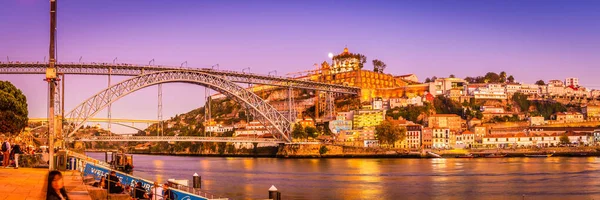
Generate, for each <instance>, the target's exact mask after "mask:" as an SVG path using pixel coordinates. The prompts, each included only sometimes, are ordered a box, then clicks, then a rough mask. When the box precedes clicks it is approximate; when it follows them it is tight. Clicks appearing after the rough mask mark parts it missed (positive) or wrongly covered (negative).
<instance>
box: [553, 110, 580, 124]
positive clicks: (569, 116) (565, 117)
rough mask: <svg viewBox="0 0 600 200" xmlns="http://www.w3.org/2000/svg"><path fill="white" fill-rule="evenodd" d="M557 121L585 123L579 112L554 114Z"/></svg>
mask: <svg viewBox="0 0 600 200" xmlns="http://www.w3.org/2000/svg"><path fill="white" fill-rule="evenodd" d="M554 116H555V117H556V121H558V122H562V123H574V122H583V114H581V113H579V112H559V113H556V114H554Z"/></svg>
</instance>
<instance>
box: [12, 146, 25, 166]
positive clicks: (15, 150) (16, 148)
mask: <svg viewBox="0 0 600 200" xmlns="http://www.w3.org/2000/svg"><path fill="white" fill-rule="evenodd" d="M11 154H13V155H14V158H15V169H19V154H23V152H22V151H21V145H19V143H15V145H14V146H13V148H12V153H11Z"/></svg>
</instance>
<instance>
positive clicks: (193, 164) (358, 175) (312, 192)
mask: <svg viewBox="0 0 600 200" xmlns="http://www.w3.org/2000/svg"><path fill="white" fill-rule="evenodd" d="M88 155H90V156H91V157H94V158H97V159H102V160H103V159H104V154H102V153H88ZM134 166H135V169H134V170H135V172H134V175H136V176H140V177H143V178H146V179H149V180H158V181H159V182H165V181H166V179H168V178H175V179H190V184H191V178H192V175H193V174H194V173H198V174H199V175H201V176H202V189H203V190H205V191H207V192H210V193H213V194H217V195H220V196H225V197H228V198H230V199H266V198H267V197H268V189H269V187H271V185H275V187H277V188H278V189H279V191H280V192H281V193H282V199H544V200H547V199H561V200H562V199H578V200H579V199H600V158H597V157H578V158H575V157H550V158H478V159H460V158H455V159H389V158H387V159H386V158H382V159H363V158H360V159H358V158H357V159H341V158H339V159H277V158H220V157H188V156H162V155H134Z"/></svg>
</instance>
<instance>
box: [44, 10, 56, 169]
mask: <svg viewBox="0 0 600 200" xmlns="http://www.w3.org/2000/svg"><path fill="white" fill-rule="evenodd" d="M56 1H57V0H50V49H49V55H50V62H49V65H48V68H46V81H47V82H48V86H49V91H48V94H49V95H48V98H49V102H50V103H49V104H48V115H49V116H48V148H49V150H50V151H49V152H50V153H49V158H50V165H49V168H48V169H49V170H54V168H55V166H54V136H55V134H56V132H55V131H56V130H55V127H54V125H55V123H56V122H55V119H54V93H55V92H56V66H55V65H56V58H55V55H56V46H55V41H56Z"/></svg>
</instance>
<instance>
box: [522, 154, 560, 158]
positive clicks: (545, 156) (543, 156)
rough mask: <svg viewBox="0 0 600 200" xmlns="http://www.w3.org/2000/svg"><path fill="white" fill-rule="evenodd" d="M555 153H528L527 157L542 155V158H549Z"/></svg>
mask: <svg viewBox="0 0 600 200" xmlns="http://www.w3.org/2000/svg"><path fill="white" fill-rule="evenodd" d="M552 155H553V154H551V153H548V154H526V155H525V157H542V158H547V157H550V156H552Z"/></svg>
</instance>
